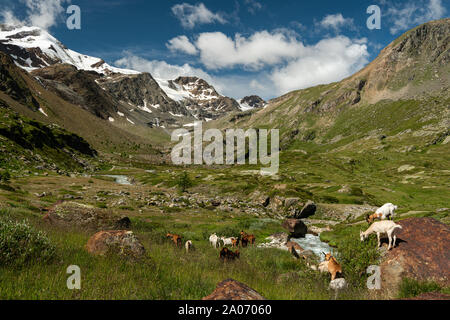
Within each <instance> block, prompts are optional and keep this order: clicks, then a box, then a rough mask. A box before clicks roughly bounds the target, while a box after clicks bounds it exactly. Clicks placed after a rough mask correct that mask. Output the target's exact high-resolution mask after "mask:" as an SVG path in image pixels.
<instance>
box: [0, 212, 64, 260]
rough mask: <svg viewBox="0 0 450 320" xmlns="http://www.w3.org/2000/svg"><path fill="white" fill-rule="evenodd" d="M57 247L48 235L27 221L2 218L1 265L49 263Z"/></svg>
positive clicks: (0, 230) (0, 222)
mask: <svg viewBox="0 0 450 320" xmlns="http://www.w3.org/2000/svg"><path fill="white" fill-rule="evenodd" d="M55 252H56V249H55V247H54V246H53V245H52V244H51V243H50V240H49V239H48V238H47V236H46V235H45V234H44V233H43V232H41V231H36V230H35V229H33V228H32V227H31V226H30V225H29V224H28V223H26V222H16V221H12V220H9V219H5V218H3V219H0V265H14V266H23V265H26V264H29V263H37V262H39V263H48V262H49V261H50V260H52V259H53V258H54V256H55Z"/></svg>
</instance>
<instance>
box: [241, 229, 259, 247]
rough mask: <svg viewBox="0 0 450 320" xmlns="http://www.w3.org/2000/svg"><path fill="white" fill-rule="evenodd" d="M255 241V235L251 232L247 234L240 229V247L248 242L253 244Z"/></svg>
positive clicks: (245, 245)
mask: <svg viewBox="0 0 450 320" xmlns="http://www.w3.org/2000/svg"><path fill="white" fill-rule="evenodd" d="M255 243H256V237H255V236H254V235H252V234H247V233H245V232H244V231H241V244H242V247H243V248H245V247H247V245H248V244H251V245H252V246H254V245H255Z"/></svg>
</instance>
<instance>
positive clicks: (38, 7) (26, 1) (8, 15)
mask: <svg viewBox="0 0 450 320" xmlns="http://www.w3.org/2000/svg"><path fill="white" fill-rule="evenodd" d="M20 2H21V3H22V4H23V5H24V6H25V7H26V17H25V19H23V20H20V19H18V18H17V17H16V16H15V15H14V14H13V12H12V11H11V10H8V9H6V10H3V11H2V12H1V13H0V15H1V16H2V19H3V21H4V22H5V23H7V24H14V25H32V26H36V27H40V28H43V29H49V28H51V27H52V26H54V25H55V24H56V23H57V22H58V19H59V17H60V16H61V15H62V14H63V13H64V11H65V8H64V7H63V5H64V4H66V3H70V2H71V1H70V0H46V1H41V0H21V1H20Z"/></svg>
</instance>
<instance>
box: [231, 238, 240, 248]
mask: <svg viewBox="0 0 450 320" xmlns="http://www.w3.org/2000/svg"><path fill="white" fill-rule="evenodd" d="M231 242H232V243H231V246H232V247H233V248H237V247H239V239H236V238H233V240H232V241H231Z"/></svg>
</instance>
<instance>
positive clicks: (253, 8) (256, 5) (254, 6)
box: [245, 0, 263, 14]
mask: <svg viewBox="0 0 450 320" xmlns="http://www.w3.org/2000/svg"><path fill="white" fill-rule="evenodd" d="M245 4H246V5H247V10H248V12H250V13H251V14H256V12H257V11H259V10H261V9H262V8H263V6H262V4H261V3H260V2H258V1H256V0H245Z"/></svg>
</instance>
